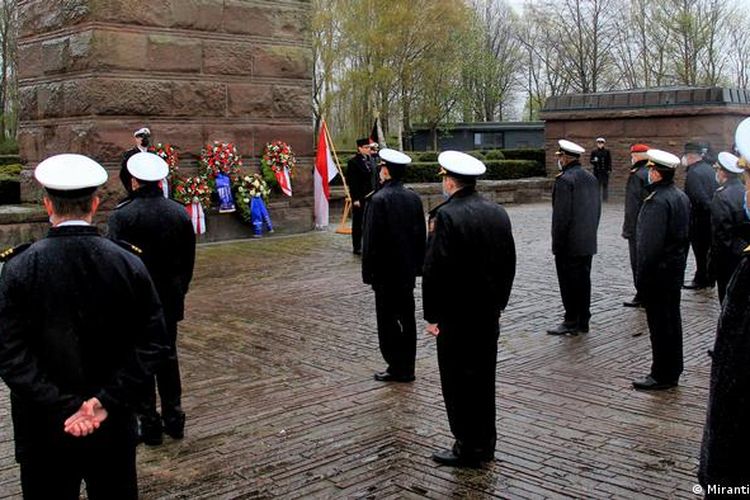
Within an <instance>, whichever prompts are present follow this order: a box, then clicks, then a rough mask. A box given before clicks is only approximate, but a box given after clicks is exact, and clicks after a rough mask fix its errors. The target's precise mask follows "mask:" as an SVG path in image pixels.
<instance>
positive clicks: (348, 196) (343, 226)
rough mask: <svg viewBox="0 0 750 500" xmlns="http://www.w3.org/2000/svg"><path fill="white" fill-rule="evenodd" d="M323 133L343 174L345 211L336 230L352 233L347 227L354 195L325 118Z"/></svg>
mask: <svg viewBox="0 0 750 500" xmlns="http://www.w3.org/2000/svg"><path fill="white" fill-rule="evenodd" d="M323 133H324V134H325V137H326V143H327V144H328V147H329V148H330V149H331V153H333V160H334V161H335V162H336V168H338V169H339V175H340V176H341V183H342V184H343V185H344V211H343V213H342V214H341V222H340V223H339V227H338V228H336V232H337V233H339V234H351V233H352V229H351V228H350V227H346V220H347V218H349V214H350V213H351V210H352V196H351V194H350V193H349V185H348V184H347V183H346V177H345V176H344V170H343V169H342V168H341V163H340V162H339V156H338V154H336V147H335V146H334V145H333V139H331V134H330V133H329V132H328V124H326V122H325V120H323Z"/></svg>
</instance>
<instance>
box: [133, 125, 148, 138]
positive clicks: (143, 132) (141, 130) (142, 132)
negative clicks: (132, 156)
mask: <svg viewBox="0 0 750 500" xmlns="http://www.w3.org/2000/svg"><path fill="white" fill-rule="evenodd" d="M139 135H151V131H150V130H149V129H148V127H141V128H139V129H138V130H136V131H135V132H133V137H138V136H139Z"/></svg>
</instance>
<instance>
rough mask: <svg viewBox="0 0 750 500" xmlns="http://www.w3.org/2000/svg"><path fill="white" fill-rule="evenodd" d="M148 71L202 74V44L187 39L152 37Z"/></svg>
mask: <svg viewBox="0 0 750 500" xmlns="http://www.w3.org/2000/svg"><path fill="white" fill-rule="evenodd" d="M147 53H148V56H147V57H148V69H150V70H153V71H174V72H184V73H200V70H201V65H202V63H203V61H202V59H203V52H202V47H201V44H200V42H197V41H194V40H190V39H188V38H185V37H176V36H165V35H151V36H149V37H148V48H147Z"/></svg>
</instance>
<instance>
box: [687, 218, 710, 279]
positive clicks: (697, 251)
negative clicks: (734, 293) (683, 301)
mask: <svg viewBox="0 0 750 500" xmlns="http://www.w3.org/2000/svg"><path fill="white" fill-rule="evenodd" d="M690 246H691V247H692V248H693V255H695V274H694V275H693V282H695V283H697V284H699V285H703V286H708V285H713V283H714V280H715V278H714V277H713V276H711V273H710V272H709V269H708V252H709V250H710V249H711V218H710V214H709V215H703V214H698V215H696V216H693V217H691V218H690Z"/></svg>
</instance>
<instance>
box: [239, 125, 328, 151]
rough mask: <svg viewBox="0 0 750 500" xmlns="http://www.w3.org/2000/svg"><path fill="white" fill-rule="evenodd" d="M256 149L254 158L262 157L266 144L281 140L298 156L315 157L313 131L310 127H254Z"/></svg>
mask: <svg viewBox="0 0 750 500" xmlns="http://www.w3.org/2000/svg"><path fill="white" fill-rule="evenodd" d="M254 128H255V149H254V152H253V155H254V156H258V157H260V155H261V154H263V148H264V147H265V145H266V143H268V142H271V141H275V140H280V141H284V142H286V143H287V144H289V145H290V146H291V147H292V150H293V151H294V154H295V155H297V156H312V155H313V144H312V143H313V130H312V126H310V125H286V124H280V125H268V126H259V125H256V126H254Z"/></svg>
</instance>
